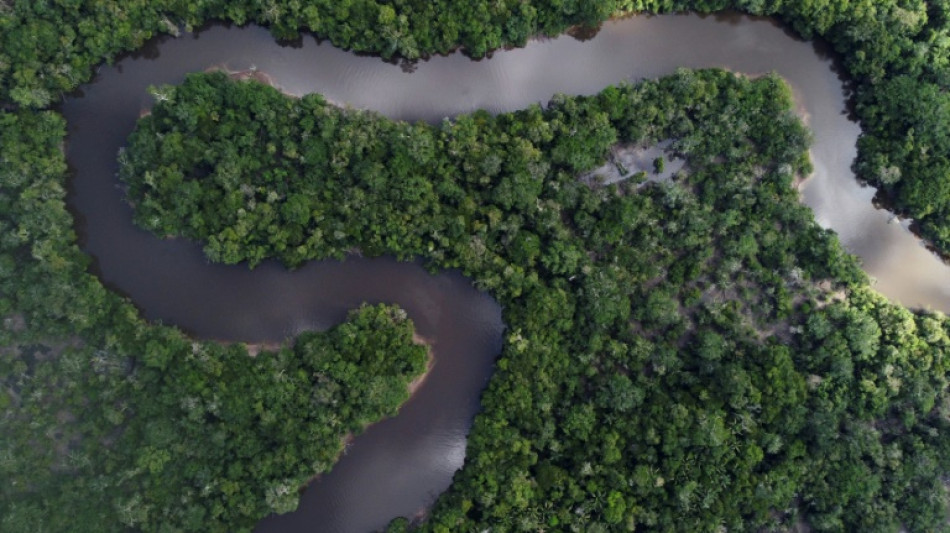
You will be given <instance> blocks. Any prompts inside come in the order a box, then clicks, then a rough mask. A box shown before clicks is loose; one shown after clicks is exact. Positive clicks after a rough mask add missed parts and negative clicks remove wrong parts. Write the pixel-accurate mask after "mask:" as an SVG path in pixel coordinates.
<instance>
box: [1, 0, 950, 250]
mask: <svg viewBox="0 0 950 533" xmlns="http://www.w3.org/2000/svg"><path fill="white" fill-rule="evenodd" d="M725 9H735V10H739V11H743V12H746V13H750V14H754V15H767V16H776V17H778V18H780V19H782V20H783V21H785V22H786V23H788V24H789V25H790V26H791V27H792V28H794V30H795V31H797V32H798V33H799V34H801V35H802V36H803V37H805V38H813V37H821V38H824V39H827V40H828V41H829V42H830V43H831V44H832V45H833V47H834V49H835V50H836V51H837V52H838V53H839V54H841V57H842V59H843V63H844V66H845V69H846V71H847V74H848V75H849V76H850V77H851V79H852V80H853V81H854V84H855V98H854V100H855V112H856V113H857V115H858V117H859V118H860V120H861V123H862V127H863V134H862V137H861V140H860V143H859V154H858V159H857V161H856V162H855V168H856V170H857V171H858V174H859V176H860V178H861V179H863V180H866V181H868V182H870V183H872V184H874V185H877V186H880V187H881V189H882V193H883V196H884V199H886V200H887V201H888V202H889V203H890V204H892V206H893V207H894V208H896V209H897V211H898V212H899V213H902V214H905V215H908V216H912V217H913V218H915V219H916V221H917V227H918V228H919V230H920V232H921V234H922V235H923V236H924V237H925V238H927V239H928V240H930V242H931V243H932V244H933V245H934V246H935V247H936V248H937V249H938V250H939V251H940V252H941V253H942V254H945V255H947V254H950V159H948V155H947V154H950V131H948V128H947V126H946V125H947V124H950V95H948V93H947V88H948V84H950V33H948V32H950V0H807V1H805V0H598V1H588V0H530V1H525V0H504V1H488V0H470V1H464V2H462V1H456V0H425V1H421V0H307V1H301V0H190V1H182V0H158V1H149V2H142V1H138V2H118V1H115V0H43V1H35V2H34V1H26V0H12V1H11V0H7V1H5V2H0V99H2V100H4V101H6V102H8V104H16V105H20V106H26V107H44V106H47V105H48V104H50V103H51V102H53V101H55V100H56V99H57V96H58V94H59V93H60V92H63V91H68V90H70V89H72V88H74V87H76V85H78V84H79V83H81V82H84V81H86V80H88V79H89V77H90V75H91V72H92V68H93V67H94V66H95V65H96V64H98V63H99V62H101V61H103V60H104V59H105V60H111V59H112V58H114V57H115V55H116V54H117V53H119V52H121V51H123V50H134V49H135V48H137V47H139V46H141V45H142V43H144V41H145V40H146V39H148V38H149V37H152V36H154V35H157V34H159V33H176V34H177V32H178V31H179V27H180V25H181V24H184V25H185V27H186V28H191V27H197V26H200V25H202V24H204V23H205V22H206V21H208V20H212V19H221V20H227V21H232V22H234V23H237V24H245V23H248V22H257V23H260V24H265V25H267V26H269V27H270V28H271V29H272V31H273V33H274V35H276V36H277V37H279V38H283V39H294V38H296V37H297V36H298V35H299V33H298V32H300V31H312V32H315V33H316V34H317V35H319V36H321V37H325V38H327V39H329V40H330V41H331V42H332V43H333V44H335V45H337V46H340V47H344V48H351V49H354V50H357V51H362V52H369V53H374V54H380V55H381V56H383V57H386V58H404V59H408V60H412V59H415V58H419V57H424V56H426V55H428V54H433V53H446V52H449V51H451V50H453V49H455V48H457V47H462V49H463V50H464V51H465V52H466V53H468V54H470V55H472V56H474V57H482V56H484V55H486V54H488V53H490V52H491V51H492V50H494V49H496V48H500V47H502V46H510V45H515V46H518V45H523V44H524V43H525V42H526V41H527V39H528V38H530V37H532V36H534V35H539V34H542V35H556V34H559V33H561V32H563V31H565V30H566V29H567V28H569V27H570V26H572V25H577V24H580V25H587V26H596V25H598V24H600V23H601V22H602V21H603V20H605V19H606V18H607V17H609V16H611V15H613V14H623V13H632V12H652V13H662V12H671V11H699V12H706V13H709V12H715V11H722V10H725Z"/></svg>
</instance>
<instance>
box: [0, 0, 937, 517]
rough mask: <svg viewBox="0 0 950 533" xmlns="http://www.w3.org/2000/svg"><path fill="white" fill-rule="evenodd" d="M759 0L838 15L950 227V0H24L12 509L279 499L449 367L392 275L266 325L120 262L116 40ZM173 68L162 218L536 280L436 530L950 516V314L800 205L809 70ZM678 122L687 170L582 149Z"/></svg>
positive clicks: (12, 48) (883, 162) (17, 138)
mask: <svg viewBox="0 0 950 533" xmlns="http://www.w3.org/2000/svg"><path fill="white" fill-rule="evenodd" d="M304 4H306V5H304ZM726 7H734V8H740V9H743V10H746V11H749V12H753V13H764V14H773V15H778V16H780V17H781V18H782V19H783V20H785V21H786V22H788V23H789V24H791V25H792V27H794V28H795V29H796V30H797V31H799V32H800V33H802V34H804V35H806V36H812V35H819V36H824V37H825V38H828V39H829V40H830V41H831V42H832V43H833V45H834V46H835V48H836V49H837V50H838V51H839V53H841V54H842V55H843V57H844V60H845V64H846V66H847V69H848V71H849V73H850V74H851V76H852V77H853V78H854V80H855V83H856V105H857V107H856V110H857V112H858V114H859V115H860V117H861V119H862V126H863V127H864V131H865V134H864V136H863V137H862V140H861V145H860V149H861V153H860V156H859V159H858V161H857V162H856V168H857V169H858V170H859V172H860V174H861V176H862V177H863V178H865V179H868V180H870V181H874V182H876V183H882V184H884V185H885V187H886V190H887V191H888V194H890V195H891V199H892V201H893V202H895V204H896V205H898V206H899V207H900V208H901V209H904V210H906V211H905V212H908V213H910V214H913V215H915V216H917V217H919V219H920V223H921V231H922V232H923V233H924V235H925V236H927V237H928V238H930V239H931V241H932V242H933V243H934V244H935V245H936V246H938V247H944V248H943V249H946V248H945V246H946V245H945V242H946V237H945V236H946V235H947V233H946V232H947V231H950V230H948V229H947V224H946V222H945V217H946V214H945V213H946V209H947V207H946V206H947V201H948V198H950V195H948V194H947V191H945V189H944V188H945V187H947V186H948V185H947V183H950V182H948V181H947V175H948V173H947V164H948V163H947V153H950V152H948V150H947V148H948V147H947V144H946V143H947V140H946V137H945V133H946V123H947V122H946V120H945V116H946V112H947V98H948V97H947V95H946V90H945V88H946V85H947V83H948V80H950V78H948V77H947V75H946V73H947V47H948V46H950V44H948V43H950V40H948V39H947V34H946V32H947V29H948V25H947V20H946V15H947V13H948V9H950V4H948V3H947V2H945V1H929V2H923V1H913V0H907V1H884V2H871V1H870V0H865V1H856V2H836V1H831V0H829V1H814V2H792V1H788V2H781V1H778V0H776V1H762V2H741V1H740V2H726V1H721V2H716V1H712V2H675V1H669V2H629V1H623V2H610V1H607V2H578V3H573V2H558V3H554V2H551V3H548V2H516V3H506V2H495V3H491V4H489V3H483V2H426V3H421V2H393V3H376V2H372V1H364V2H350V3H345V2H344V3H341V2H332V3H331V2H327V3H325V4H323V3H318V2H311V3H304V2H285V3H277V2H262V3H257V2H227V3H224V2H189V3H183V2H167V3H162V2H154V3H149V4H148V6H144V5H140V4H132V5H127V4H121V5H120V4H118V3H114V2H108V1H100V2H91V1H90V2H68V1H58V2H8V3H5V4H0V40H2V41H0V42H2V43H3V44H2V50H0V87H2V89H0V92H2V98H3V110H2V111H0V312H2V318H3V321H2V328H0V337H2V339H3V342H2V343H0V345H2V346H3V348H2V349H0V479H3V480H5V483H4V484H3V485H2V488H0V530H3V531H31V532H32V531H42V530H48V531H113V530H114V531H122V530H126V529H133V530H143V531H233V530H244V529H247V528H249V527H250V526H252V525H253V523H254V520H256V519H257V518H260V517H261V516H262V515H263V514H266V513H267V512H271V511H284V510H287V509H289V508H291V507H292V506H293V503H294V501H293V499H294V497H295V496H296V494H295V488H296V486H297V484H299V483H300V482H301V479H306V478H307V477H309V475H312V474H314V473H316V472H318V471H321V470H325V469H326V468H328V467H329V466H330V464H331V463H332V461H333V458H334V457H335V455H336V454H337V453H338V449H339V448H338V447H339V442H340V437H341V436H342V435H343V434H345V433H346V432H348V431H353V430H357V429H358V428H359V427H361V426H362V425H363V424H365V423H366V422H368V421H370V420H373V419H375V418H378V417H379V416H381V415H383V414H388V413H391V412H392V410H393V409H394V408H395V407H394V406H395V405H398V403H399V402H400V401H402V400H403V399H404V398H405V395H406V394H407V391H406V388H405V386H406V383H408V382H409V380H411V379H412V377H413V376H415V375H418V374H419V373H420V372H422V370H423V368H424V365H425V350H424V348H421V347H419V346H415V345H413V344H412V342H411V324H409V323H408V321H406V320H405V318H404V317H403V316H402V314H401V313H400V311H399V310H397V309H393V308H388V307H371V308H364V309H362V310H359V311H357V312H356V313H355V314H354V315H353V316H352V317H351V319H350V320H349V321H348V322H346V323H345V324H343V325H341V326H338V327H337V328H335V329H333V330H331V331H329V332H327V333H325V334H307V335H304V336H302V337H299V338H297V339H296V340H295V342H294V344H293V345H292V346H287V347H285V348H282V349H281V350H279V351H277V352H276V353H262V354H259V355H258V356H257V357H256V358H250V357H248V356H247V353H246V350H245V349H244V348H243V347H241V346H239V345H236V346H231V347H226V346H222V345H219V344H216V343H194V342H193V341H192V340H190V339H188V338H187V337H185V336H184V335H183V334H182V333H181V332H179V331H177V330H175V329H173V328H170V327H166V326H161V325H154V324H147V323H145V322H144V321H143V320H142V319H141V318H140V317H139V316H138V314H137V312H136V310H135V309H134V307H133V306H132V305H131V304H130V303H129V302H127V301H125V300H124V299H122V298H121V297H119V296H118V295H116V294H114V293H112V292H110V291H108V290H107V289H105V288H104V287H103V286H102V284H101V283H100V282H99V280H98V279H97V278H96V277H95V276H94V275H93V274H91V273H90V272H89V270H88V264H89V260H88V258H86V257H85V256H84V255H83V254H82V253H81V251H80V250H79V248H78V247H77V245H76V238H75V233H74V230H73V222H72V219H71V216H70V215H69V213H68V211H67V210H66V209H65V206H64V201H63V198H64V195H65V192H64V191H65V188H64V184H65V180H66V175H67V168H66V164H65V161H64V158H63V155H62V151H61V147H60V144H61V142H62V140H63V137H64V124H63V121H62V119H61V117H60V116H59V115H58V113H57V112H56V111H52V110H49V109H44V108H45V107H47V106H48V105H49V104H50V103H51V102H52V101H53V100H54V99H55V97H56V96H55V95H57V94H58V92H59V91H64V90H69V89H71V88H73V87H75V86H76V85H77V84H78V83H80V82H82V81H84V80H86V79H87V78H88V77H89V75H90V71H91V68H92V66H94V65H95V64H97V63H99V62H100V61H102V60H103V59H106V58H110V57H113V56H114V54H116V53H117V52H118V51H120V50H123V49H129V48H134V47H136V46H139V45H140V44H141V43H142V42H143V41H144V39H146V38H148V37H149V36H151V35H152V34H154V33H155V32H158V31H166V30H167V31H172V30H173V29H175V28H176V25H177V24H178V23H179V22H186V23H189V24H193V25H197V24H200V23H201V22H203V21H205V20H207V19H208V18H225V19H230V20H234V21H236V22H239V23H243V22H247V21H252V20H253V21H258V22H263V23H267V24H270V25H271V27H273V28H274V30H275V32H276V33H277V34H278V35H280V36H284V37H288V36H291V35H293V34H294V33H295V32H296V31H297V29H298V28H310V29H313V30H315V31H317V32H318V33H319V34H321V35H324V36H327V37H328V38H330V39H331V40H332V41H333V42H335V43H336V44H339V45H342V46H348V47H352V48H356V49H361V50H365V51H371V52H375V53H380V54H382V55H386V56H388V55H391V54H400V55H402V56H405V57H409V58H411V57H415V56H417V55H421V54H424V53H431V52H443V51H447V50H449V49H451V48H453V47H455V46H458V45H462V46H464V47H465V49H466V50H467V51H468V52H469V53H471V54H472V55H476V56H478V55H482V54H484V53H486V52H487V51H489V50H491V49H493V48H496V47H498V46H501V45H504V44H519V43H523V42H524V40H525V39H526V38H527V37H529V36H530V35H533V34H536V33H556V32H559V31H562V30H563V29H565V28H566V27H567V26H568V25H571V24H577V23H586V24H596V23H598V22H600V21H601V20H603V19H604V18H605V17H607V16H609V15H611V14H613V13H615V12H617V11H627V10H639V9H646V10H661V11H662V10H670V9H696V10H719V9H723V8H726ZM407 43H409V44H407ZM410 44H411V45H412V47H410V46H409V45H410ZM165 91H166V92H167V93H168V94H169V95H171V96H172V97H171V98H169V99H168V100H167V101H165V102H163V103H161V104H159V105H156V107H155V109H154V110H153V113H152V115H150V116H149V117H146V118H144V119H142V120H141V121H140V122H139V125H138V127H137V129H136V131H135V132H134V133H133V135H132V137H131V139H130V145H129V148H128V149H127V150H126V151H125V152H124V154H123V155H121V156H120V161H121V162H122V165H123V179H125V180H126V182H127V183H128V185H129V191H130V198H131V200H132V201H133V202H134V203H135V204H136V206H137V213H138V215H137V216H138V220H139V222H140V223H141V224H143V225H144V226H146V227H148V228H150V229H152V230H153V231H156V232H158V233H159V234H160V235H163V236H164V235H166V234H176V235H185V236H187V237H189V238H193V239H198V240H201V241H203V242H204V243H205V246H206V249H207V251H208V255H209V257H210V258H211V259H213V260H216V261H223V262H243V261H247V262H248V263H250V264H254V263H256V262H258V261H260V260H262V259H264V258H266V257H277V258H280V259H281V260H282V261H284V262H285V263H287V264H288V265H297V264H300V263H301V262H303V261H307V260H311V259H315V258H321V257H337V256H340V255H341V254H343V253H344V252H345V251H347V250H349V249H352V248H353V247H358V248H359V249H361V250H362V251H363V252H364V253H366V254H369V255H378V254H392V255H396V256H397V257H401V258H411V257H421V258H424V260H425V261H426V262H427V265H428V266H429V267H430V268H432V269H441V268H459V269H461V270H462V271H463V272H464V273H465V274H466V275H467V276H469V277H470V278H471V279H472V280H473V281H474V283H475V284H476V285H477V286H478V287H480V288H483V289H485V290H487V291H488V292H490V293H491V294H492V295H493V296H494V297H495V298H496V299H497V300H498V301H499V302H500V303H501V304H502V306H503V307H504V317H505V321H506V324H507V325H508V332H507V335H506V339H505V344H504V347H503V351H502V353H501V354H500V356H499V358H498V360H497V365H496V366H497V370H496V373H495V375H494V377H493V378H492V380H491V382H490V384H489V386H488V388H487V390H486V391H485V393H484V395H483V397H482V409H483V410H482V412H481V413H480V414H479V415H478V417H477V418H476V420H475V423H474V426H473V428H472V431H471V434H470V437H469V443H468V450H467V460H466V464H465V467H464V468H463V469H462V470H461V471H459V472H458V473H457V475H456V477H455V481H454V483H453V485H452V487H451V488H450V489H449V491H448V492H446V493H445V494H443V495H442V496H441V497H440V498H439V500H438V501H437V503H436V505H435V506H434V508H433V509H432V511H431V513H430V514H429V516H428V517H427V518H426V520H425V521H423V522H422V523H421V524H419V527H420V528H421V530H423V531H430V530H431V531H438V532H443V531H446V532H449V531H451V532H454V531H480V530H484V529H486V528H490V529H491V530H492V531H538V530H542V529H543V530H550V531H629V530H634V529H639V530H656V531H722V530H736V531H761V530H790V529H793V528H794V527H797V526H798V525H799V524H800V523H805V524H807V525H808V526H809V527H811V528H812V529H814V530H818V531H897V530H899V529H900V528H902V527H903V528H906V529H908V530H911V531H934V530H945V529H946V527H947V526H946V516H947V494H946V489H945V487H944V485H943V477H942V476H943V475H944V474H945V473H946V472H948V471H950V468H948V466H950V463H948V460H950V449H948V438H947V437H948V429H950V428H948V421H950V397H948V395H947V379H946V371H947V363H948V351H947V350H948V347H950V339H948V336H947V335H948V333H950V324H948V323H947V321H946V319H945V318H944V317H943V315H942V314H939V313H931V312H924V311H909V310H907V309H904V308H902V307H900V306H897V305H894V304H891V303H889V302H887V301H886V300H885V299H883V298H882V297H881V296H879V295H877V294H876V293H875V292H874V291H873V290H872V289H870V288H869V284H868V280H867V279H866V276H865V275H864V274H863V273H862V272H861V270H860V268H859V266H858V265H857V264H856V262H855V260H854V259H853V258H852V257H851V256H849V255H848V254H846V253H845V252H844V251H842V250H841V248H840V246H839V245H838V242H837V240H836V238H835V237H834V235H833V234H831V233H829V232H827V231H825V230H822V229H821V228H819V227H818V226H817V225H816V224H815V222H814V220H813V218H812V216H811V213H810V212H809V211H808V209H807V208H804V207H802V206H801V205H800V204H799V203H798V200H797V193H796V192H795V190H794V189H793V188H792V187H791V183H792V181H793V180H794V179H795V177H796V176H799V175H803V174H807V172H808V162H807V156H806V152H805V150H806V148H807V137H808V136H807V132H806V131H805V129H804V128H803V127H802V126H801V124H800V123H799V122H798V120H797V119H796V118H795V117H794V116H793V115H792V113H791V111H790V101H789V94H788V90H787V88H786V87H785V86H784V84H783V83H782V82H781V80H778V79H776V78H774V77H765V78H762V79H759V80H755V81H751V80H746V79H743V78H741V77H736V76H734V75H732V74H729V73H725V72H721V71H682V72H679V73H677V74H676V75H674V76H670V77H667V78H663V79H660V80H656V81H647V82H643V83H640V84H637V85H632V86H622V87H612V88H608V89H606V90H604V91H603V92H602V93H600V94H598V95H596V96H592V97H584V98H573V97H558V98H556V99H555V100H554V101H552V102H551V103H550V104H549V105H548V107H546V108H543V109H542V108H541V107H537V106H535V107H531V108H528V109H525V110H522V111H519V112H515V113H509V114H504V115H499V116H497V117H493V116H490V115H488V114H487V113H475V114H472V115H467V116H461V117H457V118H456V119H454V120H451V121H446V122H444V123H442V124H439V125H435V126H429V125H424V124H407V123H401V122H395V121H391V120H388V119H385V118H383V117H379V116H377V115H375V114H373V113H370V112H363V111H353V110H342V109H339V108H336V107H334V106H331V105H328V104H327V103H326V102H324V101H323V100H322V99H321V98H320V97H319V96H318V95H309V96H307V97H304V98H302V99H299V100H294V99H290V98H287V97H285V96H283V95H281V94H279V93H278V92H277V91H275V90H273V89H271V88H268V87H265V86H263V85H260V84H256V83H253V82H233V81H229V80H228V79H227V78H226V77H225V76H223V75H219V74H200V75H194V76H191V77H189V79H188V80H186V82H185V83H184V84H182V85H181V86H179V87H175V88H168V89H165ZM250 125H253V131H254V134H255V135H254V136H252V137H251V138H248V137H247V136H246V135H244V133H245V132H246V131H247V129H248V127H249V126H250ZM663 140H672V144H671V151H672V152H674V153H676V154H677V155H680V156H682V157H684V158H685V159H686V160H687V162H688V164H687V170H686V171H685V172H683V173H682V174H681V175H680V176H679V177H678V178H677V179H676V180H675V181H673V182H672V183H658V184H649V185H647V186H644V187H642V188H638V187H636V186H634V184H632V183H630V184H628V183H620V184H617V185H612V186H607V187H596V186H595V187H589V186H587V185H585V184H583V183H581V182H580V181H579V180H577V177H578V175H580V174H581V173H583V172H585V171H587V170H590V169H591V168H594V167H596V166H598V165H599V164H601V163H602V162H603V160H604V157H605V156H606V154H607V151H608V150H609V148H610V147H611V146H612V145H614V144H615V143H618V142H624V143H640V144H643V145H652V144H655V143H657V142H659V141H663ZM397 353H398V354H402V356H401V357H394V356H392V355H393V354H397ZM381 354H385V357H383V356H381ZM357 367H359V368H362V367H365V368H363V370H361V371H366V372H368V374H366V377H358V378H354V374H353V372H354V369H355V368H357ZM314 376H321V378H320V379H323V380H325V381H318V382H317V383H316V384H315V383H314V381H313V379H314ZM335 376H340V377H339V378H337V377H335ZM359 376H363V375H362V374H359ZM354 379H355V380H356V381H358V382H359V383H352V385H353V386H364V387H368V388H367V389H354V390H358V391H359V392H358V394H348V391H349V389H348V388H344V387H342V386H341V384H351V383H350V382H351V381H352V380H354ZM334 383H336V385H334ZM333 394H336V395H342V396H340V397H339V398H338V396H331V395H333ZM334 400H335V403H334ZM313 402H317V403H320V402H323V404H324V405H332V406H333V408H332V409H325V410H313V409H309V406H311V405H312V404H313ZM303 406H308V408H306V409H305V408H303ZM291 418H292V419H293V424H292V425H288V424H286V421H287V420H289V419H291ZM328 418H329V419H333V420H336V422H334V423H330V422H328V421H327V420H328ZM305 426H306V427H309V428H310V429H312V432H311V433H308V434H307V436H306V438H304V437H301V435H303V434H302V433H298V432H300V431H301V428H302V427H305ZM261 428H267V429H268V430H269V431H266V432H261ZM329 429H332V430H333V431H329ZM312 433H316V434H318V435H320V436H321V439H317V440H313V439H311V437H312ZM194 440H204V441H207V442H212V443H218V444H219V445H217V446H212V447H207V448H195V447H187V446H186V447H182V446H181V443H187V442H190V441H194ZM324 444H326V446H325V447H324ZM235 458H244V459H246V460H244V461H236V460H235ZM170 465H173V466H174V468H170ZM205 487H208V488H207V489H205ZM183 500H184V501H183ZM404 527H406V524H405V523H404V522H394V524H393V525H392V526H391V529H392V530H394V531H396V530H399V529H401V528H404Z"/></svg>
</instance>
